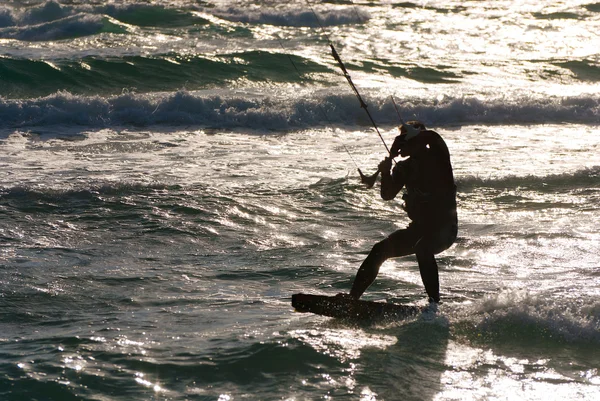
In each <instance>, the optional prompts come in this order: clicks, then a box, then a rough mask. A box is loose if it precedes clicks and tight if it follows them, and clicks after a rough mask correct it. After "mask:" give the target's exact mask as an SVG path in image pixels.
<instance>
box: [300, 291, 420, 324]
mask: <svg viewBox="0 0 600 401" xmlns="http://www.w3.org/2000/svg"><path fill="white" fill-rule="evenodd" d="M292 306H293V307H294V308H295V309H296V310H297V311H298V312H311V313H315V314H317V315H322V316H329V317H334V318H338V319H349V320H359V321H360V320H362V321H366V320H388V319H406V318H408V317H411V316H415V315H417V314H419V313H420V312H422V311H423V309H422V308H420V307H418V306H415V305H399V304H392V303H387V302H373V301H361V300H353V299H348V298H343V297H331V296H326V295H313V294H301V293H300V294H294V295H292Z"/></svg>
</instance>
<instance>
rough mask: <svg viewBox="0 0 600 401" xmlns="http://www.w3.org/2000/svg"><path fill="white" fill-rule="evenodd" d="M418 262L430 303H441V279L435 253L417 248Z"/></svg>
mask: <svg viewBox="0 0 600 401" xmlns="http://www.w3.org/2000/svg"><path fill="white" fill-rule="evenodd" d="M416 254H417V261H418V262H419V272H420V273H421V280H423V285H424V286H425V291H427V295H428V296H429V300H430V301H434V302H440V278H439V274H438V266H437V263H436V261H435V257H434V256H433V253H431V252H428V251H424V250H421V249H420V247H419V246H417V252H416Z"/></svg>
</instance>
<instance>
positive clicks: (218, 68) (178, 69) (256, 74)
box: [0, 24, 329, 98]
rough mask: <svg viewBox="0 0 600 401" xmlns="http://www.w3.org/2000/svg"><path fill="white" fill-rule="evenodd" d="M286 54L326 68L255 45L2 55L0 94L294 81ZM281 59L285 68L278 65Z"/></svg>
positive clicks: (310, 69) (307, 66) (307, 67)
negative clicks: (201, 50) (222, 49)
mask: <svg viewBox="0 0 600 401" xmlns="http://www.w3.org/2000/svg"><path fill="white" fill-rule="evenodd" d="M89 29H95V27H94V25H93V24H89ZM290 59H291V60H293V62H294V65H296V66H298V67H300V68H302V71H303V76H304V75H306V76H310V74H315V73H317V74H321V73H326V72H328V71H329V70H328V69H327V68H326V67H324V66H321V65H319V64H317V63H315V62H314V61H311V60H308V59H305V58H302V57H299V56H294V55H288V54H282V53H279V52H266V51H259V50H254V51H247V52H235V53H224V54H220V55H207V56H200V55H195V56H192V55H181V54H176V53H168V54H157V55H152V56H141V55H140V56H122V57H98V56H87V57H83V58H81V59H76V60H52V61H47V60H31V59H22V58H13V57H8V56H6V57H1V56H0V76H1V77H2V80H0V95H1V94H4V95H6V96H10V97H12V98H16V97H22V98H30V97H38V96H46V95H49V94H52V93H55V92H56V91H57V90H63V91H65V90H66V91H69V92H71V93H73V94H101V95H109V94H118V93H122V92H123V90H136V91H138V92H152V91H176V90H178V89H181V88H184V87H186V88H190V89H204V88H210V87H221V86H222V87H230V86H232V85H233V84H234V83H235V82H236V81H244V82H248V81H250V82H270V83H273V82H276V83H279V82H284V83H298V82H300V80H301V79H303V77H300V76H299V75H298V73H297V72H296V71H295V70H294V68H293V66H292V64H291V63H290ZM282 65H283V66H286V67H287V68H281V66H282ZM249 66H256V67H254V68H249ZM317 80H318V79H313V82H316V81H317Z"/></svg>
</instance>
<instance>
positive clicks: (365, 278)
mask: <svg viewBox="0 0 600 401" xmlns="http://www.w3.org/2000/svg"><path fill="white" fill-rule="evenodd" d="M418 239H419V238H418V233H417V230H415V229H414V228H411V226H409V227H408V228H406V229H403V230H398V231H395V232H393V233H392V234H391V235H390V236H388V237H387V238H386V239H384V240H383V241H380V242H378V243H376V244H375V245H374V246H373V249H371V252H369V255H368V256H367V258H366V259H365V260H364V262H363V263H362V264H361V265H360V268H359V269H358V272H357V273H356V278H355V279H354V283H353V284H352V289H351V290H350V296H352V297H353V298H355V299H358V298H360V296H361V295H362V294H363V293H364V292H365V291H366V289H367V288H369V286H370V285H371V284H373V281H375V278H376V277H377V274H379V268H380V267H381V265H382V264H383V262H385V261H386V260H387V259H389V258H397V257H400V256H406V255H410V254H413V253H415V250H414V245H415V243H416V242H417V240H418ZM436 271H437V269H436ZM438 298H439V296H438Z"/></svg>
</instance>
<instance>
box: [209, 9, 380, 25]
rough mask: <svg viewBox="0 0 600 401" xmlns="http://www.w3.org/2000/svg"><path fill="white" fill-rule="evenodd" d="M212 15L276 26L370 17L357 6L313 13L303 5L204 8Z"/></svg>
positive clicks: (356, 20)
mask: <svg viewBox="0 0 600 401" xmlns="http://www.w3.org/2000/svg"><path fill="white" fill-rule="evenodd" d="M204 11H205V12H210V13H211V14H212V15H214V16H216V17H218V18H221V19H224V20H227V21H231V22H242V23H246V24H261V25H262V24H267V25H277V26H293V27H314V28H317V27H319V26H320V25H323V26H336V25H348V24H362V23H364V22H366V21H368V20H369V19H370V14H369V13H368V12H366V11H364V10H362V9H359V8H357V7H346V8H340V9H335V10H326V9H320V10H315V14H316V15H317V17H318V19H317V17H315V14H313V12H312V11H311V10H310V9H308V7H307V6H306V7H303V8H302V9H281V8H277V9H276V8H273V9H265V8H260V9H250V10H249V9H247V8H244V9H239V8H234V7H229V8H225V9H206V10H204Z"/></svg>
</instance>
